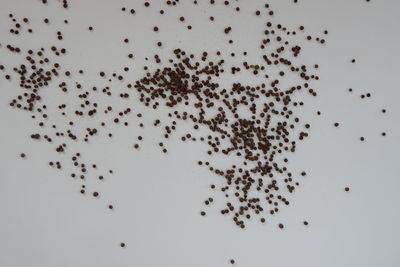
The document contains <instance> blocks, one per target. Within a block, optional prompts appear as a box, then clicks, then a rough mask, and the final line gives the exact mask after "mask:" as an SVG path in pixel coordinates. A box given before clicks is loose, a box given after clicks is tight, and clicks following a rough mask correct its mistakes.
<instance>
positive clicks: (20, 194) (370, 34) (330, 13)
mask: <svg viewBox="0 0 400 267" xmlns="http://www.w3.org/2000/svg"><path fill="white" fill-rule="evenodd" d="M49 2H50V3H49V5H48V6H44V5H42V4H41V3H40V1H36V0H34V1H27V0H24V1H23V0H0V28H1V29H0V42H1V45H2V48H1V49H0V64H4V65H6V66H7V67H8V68H9V69H10V68H11V67H13V66H14V65H17V64H19V63H20V62H19V61H18V60H15V58H14V57H13V56H10V55H9V54H8V53H7V52H6V49H5V46H6V44H8V43H13V44H17V45H19V46H21V48H38V47H41V46H43V47H48V46H50V45H52V44H60V46H63V47H66V48H68V56H67V57H66V58H65V59H64V60H63V61H62V64H63V65H66V66H69V68H70V69H74V70H78V69H80V68H82V69H84V70H85V73H86V74H85V76H83V77H84V78H81V80H82V82H83V83H84V84H85V83H86V84H87V85H92V84H94V83H97V84H101V82H99V78H98V75H97V73H98V72H99V71H101V70H105V71H110V72H112V71H121V67H124V66H126V65H129V66H130V67H131V68H132V69H133V71H131V72H130V75H131V77H132V81H134V80H135V79H136V78H138V77H140V76H141V75H142V74H143V71H142V69H141V67H142V66H143V65H144V64H146V63H145V61H144V57H145V56H152V55H153V54H154V53H159V54H160V55H163V57H168V56H169V52H170V51H171V49H173V48H176V47H181V48H185V49H187V50H188V51H190V52H196V53H197V52H201V51H203V50H207V51H216V50H218V49H219V50H221V51H223V52H224V54H225V55H227V54H229V53H230V51H236V52H237V53H239V52H240V51H244V50H246V51H247V52H248V53H249V57H250V58H251V57H252V55H254V59H256V55H255V54H256V53H255V52H254V53H253V51H258V50H257V49H256V47H257V45H258V44H259V40H260V38H261V33H262V31H263V23H265V21H267V20H268V19H267V17H266V16H265V15H263V16H261V17H256V16H255V15H254V11H255V10H257V9H260V10H264V9H262V6H263V5H264V3H261V2H260V1H237V2H233V1H232V2H233V3H232V5H233V6H236V5H239V6H240V7H241V12H240V14H237V13H236V12H234V11H232V9H233V8H231V9H228V8H226V7H224V6H223V5H222V4H221V3H219V4H218V5H216V6H215V7H212V8H211V6H210V5H209V4H208V3H205V2H203V1H202V0H199V2H201V3H200V4H199V5H198V6H194V5H193V4H192V3H191V1H184V0H181V2H182V3H180V4H179V6H177V7H166V5H165V3H164V1H151V4H152V6H151V8H148V9H146V8H144V6H143V3H142V1H111V0H81V1H70V8H69V10H68V11H66V10H64V9H62V8H61V7H60V5H61V4H60V2H58V1H50V0H49ZM299 2H300V3H298V4H293V3H292V2H291V1H289V0H274V1H270V4H271V6H272V7H273V9H274V11H275V16H274V19H273V21H274V22H276V23H282V24H284V25H287V26H292V27H296V28H297V27H298V26H299V25H304V26H305V27H306V30H307V31H308V32H309V33H311V34H313V35H314V34H321V33H322V31H323V30H325V29H327V30H329V35H328V36H327V37H326V40H327V43H326V45H324V46H320V45H316V44H315V45H313V44H309V43H307V42H304V46H303V52H302V53H303V57H302V58H301V60H302V61H304V63H307V64H314V63H318V64H319V65H320V81H319V82H318V83H315V86H316V88H317V90H318V92H319V96H318V97H317V98H315V99H314V98H311V97H305V100H304V101H305V103H306V106H305V107H304V108H303V109H302V111H301V114H300V115H299V116H300V117H302V118H304V120H305V121H306V122H309V123H310V124H311V125H312V131H311V136H310V138H309V139H308V140H306V141H304V142H302V143H301V144H300V145H299V147H298V151H297V152H296V153H295V154H294V155H291V157H290V159H291V162H290V164H289V167H290V168H291V169H293V170H295V171H298V172H299V171H301V170H303V169H304V170H306V171H307V173H308V175H307V177H306V179H305V180H304V181H303V182H302V185H301V186H300V188H299V190H297V192H296V194H295V195H294V196H293V198H292V199H291V205H290V206H288V207H286V208H284V209H283V210H282V212H281V213H280V214H279V215H278V216H276V217H275V218H269V217H268V218H267V223H266V224H264V225H261V224H259V223H256V222H255V223H250V224H249V225H248V227H247V229H246V230H241V229H239V228H238V227H236V226H235V225H234V224H233V223H231V221H230V219H229V218H224V217H223V216H221V215H220V214H219V209H218V207H222V203H223V201H218V200H222V199H221V195H220V194H219V192H214V193H213V192H211V191H210V190H209V185H210V184H211V183H215V184H217V185H218V184H221V183H222V181H221V180H219V179H220V178H219V177H216V176H214V175H213V174H212V173H210V172H208V171H207V170H206V169H204V168H200V167H198V166H196V162H197V161H198V160H199V159H200V158H202V159H207V156H206V154H205V150H204V147H203V146H202V145H200V144H183V143H181V142H179V141H174V140H177V139H179V138H176V139H173V140H172V141H170V142H169V143H168V145H167V147H168V150H169V152H168V155H164V154H162V153H160V149H159V148H158V147H157V145H156V144H157V142H158V140H159V136H160V135H161V132H158V131H156V130H154V128H153V127H151V124H152V122H153V118H162V117H163V116H165V114H164V115H160V114H156V113H154V112H153V111H151V112H149V110H147V109H145V108H144V107H142V106H141V105H140V104H139V103H138V101H137V100H136V99H133V98H131V100H129V101H132V103H131V105H132V107H133V108H134V111H135V112H142V113H143V114H145V115H144V119H143V120H142V121H145V122H147V121H148V125H149V126H148V127H145V128H144V129H138V127H132V128H129V130H127V129H120V128H116V129H113V130H112V132H113V133H114V136H115V138H113V139H112V141H109V140H108V139H107V138H98V139H97V140H96V142H92V144H91V145H85V146H83V147H79V148H78V147H75V148H74V149H75V151H80V152H81V153H82V154H83V157H84V158H85V160H87V162H88V163H89V162H93V163H96V164H98V165H99V166H101V167H102V168H103V170H107V169H109V168H111V169H113V170H114V174H113V175H107V177H106V179H105V181H104V182H103V183H99V182H98V181H96V180H95V179H94V178H93V179H91V180H90V179H89V180H88V181H87V182H86V185H87V186H88V187H89V188H90V189H91V190H92V189H93V190H98V191H99V192H100V193H101V197H100V198H99V199H93V198H92V197H90V196H88V197H83V196H81V195H80V194H79V189H80V183H79V182H78V181H76V180H73V179H71V178H69V177H68V173H69V171H68V169H67V170H65V171H63V172H59V171H57V170H55V169H51V168H49V167H47V166H46V165H47V163H48V161H49V160H52V159H53V158H54V157H55V153H54V152H53V147H51V146H47V145H43V144H42V143H39V142H32V140H30V138H29V135H30V134H31V133H33V132H35V129H37V128H36V126H34V122H33V121H32V120H31V119H30V118H29V116H30V115H29V114H27V113H24V112H20V111H17V110H12V109H10V108H9V106H8V103H9V101H10V100H11V99H12V98H13V97H15V96H16V95H17V94H18V93H19V92H20V89H19V88H18V86H17V83H15V82H11V83H10V82H8V81H5V80H4V79H0V94H1V95H0V100H1V102H0V148H1V150H0V207H1V208H0V267H24V266H30V267H39V266H40V267H55V266H65V267H86V266H97V267H103V266H104V267H106V266H116V267H120V266H121V267H122V266H140V267H204V266H207V267H219V266H229V265H230V264H229V259H231V258H233V259H235V260H236V266H245V267H259V266H260V267H261V266H273V267H292V266H307V267H331V266H332V267H336V266H341V267H347V266H348V267H368V266H371V267H373V266H385V267H395V266H400V244H399V240H400V239H399V238H400V230H399V225H400V208H399V203H400V202H399V201H400V194H399V193H398V190H399V188H400V176H399V169H398V165H399V163H400V160H399V157H398V151H399V148H400V143H399V139H398V138H399V133H400V124H399V118H400V109H399V104H398V101H399V97H400V93H399V85H400V75H399V70H400V63H399V60H400V52H399V41H400V39H399V38H400V32H399V26H400V16H399V14H398V13H399V10H400V2H399V1H397V0H384V1H378V0H372V1H371V2H370V3H367V2H365V1H363V0H351V1H348V0H335V1H332V0H331V1H328V0H300V1H299ZM123 6H125V7H127V8H128V10H129V9H130V8H134V9H135V10H136V15H135V16H132V15H130V14H128V13H122V12H121V11H120V9H121V7H123ZM161 7H163V9H165V11H166V14H165V15H164V16H160V15H159V14H158V10H159V9H160V8H161ZM9 13H14V15H16V16H18V17H20V18H22V17H25V16H26V17H28V18H30V20H31V22H30V26H31V27H32V28H33V29H34V30H35V34H34V35H33V36H32V37H33V38H32V37H28V34H24V35H23V37H19V38H17V37H14V36H11V35H10V34H9V33H8V32H7V31H8V29H9V25H11V24H10V21H9V19H8V17H7V16H8V14H9ZM182 15H183V16H185V18H186V20H187V21H188V24H189V23H190V24H191V25H192V26H193V30H192V31H188V30H186V29H185V27H184V25H182V23H180V22H179V21H178V18H179V17H180V16H182ZM211 15H213V16H214V17H216V22H215V23H213V24H211V23H210V22H209V20H208V17H209V16H211ZM45 17H47V18H49V19H50V25H47V26H46V25H44V24H43V23H42V22H41V21H42V20H43V19H44V18H45ZM64 19H68V20H69V21H70V24H69V25H68V26H67V25H64V24H63V23H62V21H63V20H64ZM90 25H92V26H93V27H94V28H95V30H94V32H93V33H90V34H89V32H88V30H87V27H88V26H90ZM185 25H187V24H185ZM227 25H231V26H232V28H233V31H232V34H231V36H230V37H231V38H232V39H234V40H235V45H234V46H232V45H228V44H227V37H226V36H224V34H221V32H222V29H223V28H224V27H226V26H227ZM153 26H159V27H160V32H159V33H158V34H154V32H153V31H152V30H151V29H152V28H153ZM58 30H61V31H62V32H63V36H64V39H65V41H63V42H59V41H57V40H56V32H57V31H58ZM126 37H128V38H129V39H130V44H129V45H125V44H123V42H122V40H123V39H124V38H126ZM160 40H161V41H162V42H163V48H162V49H161V51H160V49H159V48H157V47H156V46H155V45H154V44H155V43H156V42H157V41H160ZM302 42H303V41H302ZM130 52H134V54H135V60H134V61H133V63H132V61H129V60H128V59H127V57H126V55H127V54H128V53H130ZM352 58H356V59H357V63H356V64H351V63H350V60H351V59H352ZM236 60H238V62H239V59H236ZM149 65H151V64H149ZM2 75H3V74H2ZM226 82H228V83H229V81H226ZM244 82H246V81H244ZM249 82H251V81H249ZM112 86H114V87H118V86H121V84H120V83H115V84H113V85H112ZM349 87H351V88H353V91H354V92H353V93H349V92H348V91H347V88H349ZM46 90H47V91H48V92H50V91H51V90H50V88H49V89H46ZM116 90H117V89H116ZM45 92H46V91H45ZM368 92H370V93H372V97H371V98H370V99H365V100H362V99H361V98H360V97H359V95H360V94H362V93H368ZM50 95H51V94H50V93H49V97H48V100H52V98H51V96H50ZM53 100H54V101H59V99H53ZM68 101H72V100H71V99H70V100H68ZM113 101H114V102H113V106H114V107H115V106H116V105H117V103H118V101H121V100H113ZM126 103H127V102H124V106H125V105H126ZM383 108H385V109H386V110H387V113H386V114H383V113H381V112H380V110H381V109H383ZM317 110H320V111H321V112H322V115H321V116H319V117H318V116H317V115H316V111H317ZM133 120H136V122H135V123H133V124H135V125H137V123H139V120H137V118H133ZM336 121H338V122H340V124H341V127H340V128H334V127H333V126H332V125H333V123H334V122H336ZM383 131H385V132H386V133H387V136H386V137H382V136H381V135H380V134H381V132H383ZM184 132H185V131H184V130H182V133H184ZM139 133H140V134H141V135H143V136H144V137H145V140H144V142H143V145H142V148H141V151H139V152H137V151H134V150H133V149H132V144H133V143H134V142H135V141H134V138H135V137H136V136H137V135H138V134H139ZM176 136H178V135H176ZM360 136H365V138H366V142H364V143H362V142H360V141H358V138H359V137H360ZM21 152H24V153H26V154H27V159H26V160H21V159H20V158H19V157H18V155H19V154H20V153H21ZM345 186H349V187H350V188H351V191H350V193H345V192H344V190H343V189H344V187H345ZM209 196H212V197H214V199H216V203H215V205H214V206H213V207H211V208H210V209H208V210H207V216H206V217H204V218H203V217H201V216H199V211H200V210H201V209H202V208H203V207H202V202H203V201H204V199H205V198H207V197H209ZM109 203H111V204H113V205H114V206H115V211H112V212H110V211H109V210H107V208H106V207H107V205H108V204H109ZM303 220H308V221H309V222H310V225H309V227H304V225H302V222H303ZM280 222H282V223H284V224H285V226H286V227H285V229H284V230H279V229H278V227H277V224H278V223H280ZM120 242H125V243H126V244H127V247H126V248H124V249H122V248H120V247H119V243H120Z"/></svg>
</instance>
